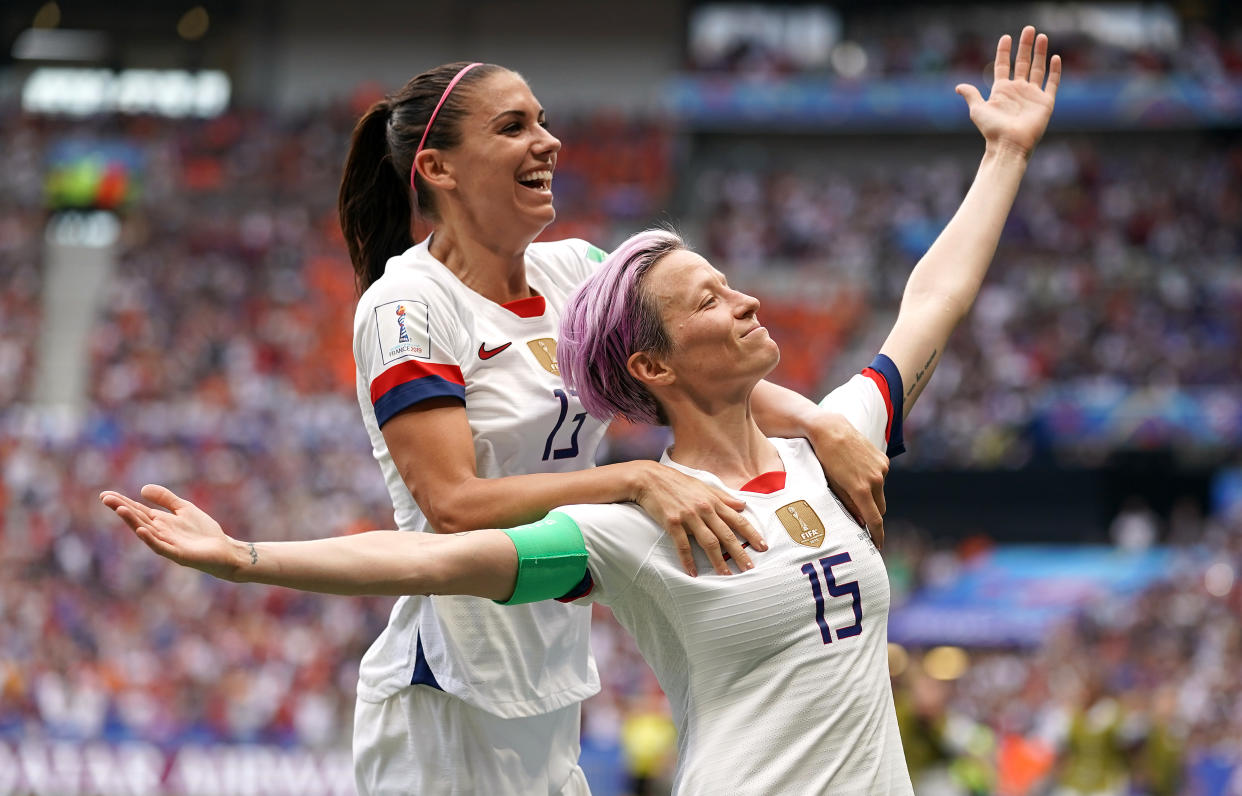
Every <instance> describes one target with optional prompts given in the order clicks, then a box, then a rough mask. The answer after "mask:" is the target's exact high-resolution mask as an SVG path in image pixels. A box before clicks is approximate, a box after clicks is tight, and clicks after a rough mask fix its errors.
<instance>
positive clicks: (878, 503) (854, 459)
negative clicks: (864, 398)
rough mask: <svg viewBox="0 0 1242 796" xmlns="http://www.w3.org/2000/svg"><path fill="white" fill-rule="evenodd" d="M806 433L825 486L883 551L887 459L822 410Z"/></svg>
mask: <svg viewBox="0 0 1242 796" xmlns="http://www.w3.org/2000/svg"><path fill="white" fill-rule="evenodd" d="M809 430H810V433H809V434H808V439H809V440H810V441H811V447H812V448H814V450H815V455H816V457H817V458H818V459H819V464H820V467H822V468H823V470H824V476H825V477H826V478H827V479H828V485H829V486H830V487H832V491H833V493H834V494H836V495H837V497H839V498H840V499H841V503H842V505H844V506H845V510H846V511H848V512H849V513H850V515H851V516H853V518H854V520H855V521H856V522H857V523H858V524H859V525H862V526H864V527H865V528H866V529H867V532H868V533H870V534H871V541H872V542H873V543H874V544H875V546H876V547H877V548H879V549H880V550H883V549H884V512H885V510H886V509H887V506H885V503H884V479H885V478H887V477H888V464H889V462H888V456H886V455H884V453H882V452H881V451H880V449H879V448H877V447H876V446H875V445H872V444H871V442H870V441H868V439H867V438H866V437H864V436H863V435H862V434H860V433H859V432H858V430H857V429H855V428H854V426H852V425H851V424H850V422H849V421H848V420H846V419H845V418H844V417H842V416H841V415H839V414H837V413H835V412H825V411H822V410H821V411H820V412H819V413H818V415H817V416H816V418H815V420H814V421H813V422H812V423H811V424H809Z"/></svg>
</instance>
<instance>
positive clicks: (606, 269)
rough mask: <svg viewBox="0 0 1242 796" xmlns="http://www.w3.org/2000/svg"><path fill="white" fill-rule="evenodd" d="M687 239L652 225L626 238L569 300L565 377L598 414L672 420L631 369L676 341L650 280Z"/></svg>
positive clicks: (562, 353)
mask: <svg viewBox="0 0 1242 796" xmlns="http://www.w3.org/2000/svg"><path fill="white" fill-rule="evenodd" d="M685 248H686V244H685V242H684V241H682V239H681V238H680V237H678V236H677V235H675V234H674V233H672V232H668V231H666V230H662V229H649V230H646V231H645V232H640V233H638V234H637V235H633V236H631V237H630V238H628V239H626V241H625V242H624V243H622V244H621V245H620V246H618V247H617V249H616V251H614V252H613V253H612V254H611V255H609V256H608V257H607V258H606V259H605V260H604V262H603V264H602V265H601V266H600V267H599V270H597V271H596V272H595V273H594V274H592V275H591V277H590V278H589V279H587V280H586V281H585V282H583V283H582V285H581V286H580V287H579V288H578V290H577V291H575V292H574V294H573V295H572V296H571V297H570V298H569V303H568V304H567V305H566V307H565V314H564V316H563V317H562V318H561V339H560V343H559V344H558V347H557V360H558V361H559V363H560V370H561V377H562V378H563V379H564V380H565V384H566V386H568V387H569V388H570V389H573V390H576V391H577V393H578V397H579V398H580V399H581V400H582V405H583V406H584V407H586V410H587V411H588V412H590V413H591V414H593V415H595V416H596V417H599V418H603V419H606V420H607V419H611V418H613V417H617V416H621V417H624V418H626V419H627V420H630V421H633V422H635V423H648V424H651V425H666V424H667V423H668V418H667V417H666V416H665V414H664V410H663V408H661V406H660V404H659V402H658V401H656V399H655V396H653V395H652V394H651V393H650V392H649V391H648V390H647V388H646V387H644V386H643V384H642V382H640V381H639V380H638V379H636V378H634V377H633V376H632V375H631V374H630V371H629V367H628V363H629V359H630V356H631V355H632V354H635V353H637V352H639V351H650V352H651V353H653V354H666V353H668V352H669V351H670V350H671V349H672V340H671V339H670V338H669V336H668V333H667V332H666V331H665V329H664V322H663V320H662V319H661V317H660V308H659V307H657V306H656V304H655V302H654V301H653V300H652V299H651V297H650V296H649V295H648V292H647V291H646V290H645V289H644V287H643V283H644V278H645V277H646V275H647V272H648V271H650V270H651V268H652V266H654V265H655V264H656V263H658V262H659V261H660V259H661V258H663V257H664V256H665V255H667V254H669V253H671V252H675V251H678V250H681V249H685Z"/></svg>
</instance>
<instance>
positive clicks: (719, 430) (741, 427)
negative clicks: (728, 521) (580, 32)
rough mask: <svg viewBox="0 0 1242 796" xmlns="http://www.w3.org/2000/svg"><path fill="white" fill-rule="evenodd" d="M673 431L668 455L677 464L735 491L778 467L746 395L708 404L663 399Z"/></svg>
mask: <svg viewBox="0 0 1242 796" xmlns="http://www.w3.org/2000/svg"><path fill="white" fill-rule="evenodd" d="M665 411H666V412H667V413H668V416H669V425H670V426H671V428H672V430H673V439H674V443H673V447H672V448H670V449H669V457H670V458H671V459H672V460H673V461H675V462H677V463H678V464H680V465H683V466H685V467H693V468H694V469H696V470H704V471H706V472H709V473H712V474H714V475H715V476H716V477H717V478H719V479H720V480H721V482H722V483H724V485H725V486H727V487H730V488H733V489H737V488H739V487H741V486H742V485H743V484H745V483H747V482H748V481H750V480H751V479H753V478H755V477H756V476H760V475H762V474H764V473H768V472H772V471H773V470H783V469H784V466H783V464H782V462H781V457H780V454H779V453H777V451H776V447H775V446H774V445H773V444H772V443H771V442H769V441H768V439H767V437H765V436H764V435H763V432H762V431H760V430H759V425H758V424H757V423H756V422H755V418H754V416H753V415H752V414H751V411H750V398H749V396H748V397H747V398H746V399H745V400H744V401H740V402H729V403H727V404H726V403H722V404H720V405H717V406H712V405H711V403H710V402H707V401H694V400H690V399H685V400H680V401H677V400H675V401H671V402H666V403H665Z"/></svg>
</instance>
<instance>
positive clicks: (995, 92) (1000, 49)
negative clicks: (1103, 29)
mask: <svg viewBox="0 0 1242 796" xmlns="http://www.w3.org/2000/svg"><path fill="white" fill-rule="evenodd" d="M1032 45H1033V47H1034V53H1033V54H1032ZM1011 46H1012V40H1011V38H1010V37H1009V35H1008V34H1006V35H1004V36H1001V38H1000V42H999V43H998V44H997V45H996V63H995V75H996V79H995V81H994V82H993V83H992V90H991V92H989V95H988V98H987V100H986V101H984V99H983V96H982V95H981V94H980V93H979V89H977V88H975V87H974V86H972V85H970V84H969V83H962V84H960V85H959V86H958V87H957V89H956V90H957V93H958V94H961V95H962V97H963V98H964V99H965V100H966V104H967V105H968V106H969V107H970V120H971V121H972V122H974V124H975V127H978V128H979V132H981V133H983V137H984V139H985V140H986V141H987V143H988V146H998V147H1001V148H1002V149H1011V150H1014V151H1016V152H1018V153H1020V154H1021V155H1022V156H1023V157H1030V154H1031V152H1032V150H1034V149H1035V145H1036V144H1037V143H1039V139H1040V138H1041V137H1042V136H1043V134H1044V130H1045V129H1047V127H1048V119H1049V118H1051V116H1052V106H1053V105H1054V104H1055V102H1056V97H1057V86H1059V85H1060V83H1061V56H1059V55H1054V56H1052V59H1051V61H1048V60H1047V59H1048V37H1047V36H1045V35H1044V34H1042V33H1041V34H1039V35H1038V36H1036V35H1035V28H1033V27H1031V26H1030V25H1027V26H1026V27H1025V28H1023V29H1022V34H1021V36H1020V38H1019V39H1018V53H1017V57H1016V59H1015V60H1014V64H1013V77H1012V78H1011V77H1010V76H1009V55H1010V48H1011ZM1045 64H1046V68H1045ZM1045 77H1046V78H1047V80H1046V81H1045Z"/></svg>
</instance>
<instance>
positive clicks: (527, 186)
mask: <svg viewBox="0 0 1242 796" xmlns="http://www.w3.org/2000/svg"><path fill="white" fill-rule="evenodd" d="M468 101H469V107H470V111H469V112H468V113H467V114H466V115H465V116H464V117H463V118H462V121H461V143H460V144H459V145H458V146H456V147H453V148H452V149H450V150H445V151H441V152H438V153H433V154H437V156H438V158H439V159H440V162H441V168H442V169H443V175H444V177H446V178H447V179H445V180H443V181H440V180H435V179H434V177H435V176H436V175H434V174H433V181H435V182H437V184H438V187H440V188H441V190H443V192H444V196H445V198H446V199H448V200H449V201H452V202H456V203H457V204H458V205H459V207H460V208H461V209H462V210H463V211H464V214H465V215H466V216H467V217H469V218H470V219H471V220H472V221H473V222H474V224H475V225H476V226H478V227H480V228H483V229H487V230H489V232H490V233H494V234H505V236H506V237H509V236H510V235H513V234H518V235H520V236H521V237H523V238H526V239H527V240H533V239H534V238H535V236H537V235H538V234H539V233H540V232H542V231H543V228H544V227H546V226H547V225H548V224H551V223H552V221H553V220H554V219H555V218H556V211H555V209H553V207H552V175H553V172H554V171H555V170H556V157H557V153H558V152H559V151H560V149H561V142H560V141H559V140H558V139H557V138H556V136H554V135H552V134H551V133H549V132H548V130H547V128H546V127H545V126H544V124H545V118H544V112H543V108H542V107H541V106H540V105H539V102H538V100H536V99H535V95H534V94H532V93H531V90H530V87H529V86H527V85H526V81H524V80H523V79H522V78H521V76H520V75H517V74H515V73H513V72H509V71H507V70H506V71H500V72H497V73H495V74H492V75H489V76H488V77H487V78H485V79H484V80H482V81H480V82H479V83H478V84H477V85H472V86H471V87H470V89H469V96H468ZM425 151H426V150H425ZM421 160H422V156H420V166H421V165H422V163H421Z"/></svg>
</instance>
